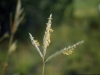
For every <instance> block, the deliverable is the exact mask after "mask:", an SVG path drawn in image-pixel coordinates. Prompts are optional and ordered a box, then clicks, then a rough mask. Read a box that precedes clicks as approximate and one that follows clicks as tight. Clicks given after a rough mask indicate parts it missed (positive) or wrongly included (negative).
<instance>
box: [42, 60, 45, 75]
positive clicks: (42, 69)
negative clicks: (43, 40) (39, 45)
mask: <svg viewBox="0 0 100 75" xmlns="http://www.w3.org/2000/svg"><path fill="white" fill-rule="evenodd" d="M44 68H45V62H44V59H43V67H42V75H44Z"/></svg>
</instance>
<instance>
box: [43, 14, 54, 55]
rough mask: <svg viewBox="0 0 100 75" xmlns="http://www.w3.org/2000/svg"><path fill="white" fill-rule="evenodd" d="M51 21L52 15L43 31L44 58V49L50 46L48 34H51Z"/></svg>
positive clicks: (44, 51)
mask: <svg viewBox="0 0 100 75" xmlns="http://www.w3.org/2000/svg"><path fill="white" fill-rule="evenodd" d="M51 20H52V14H50V17H49V18H48V23H47V27H46V31H45V35H44V38H43V55H44V56H45V54H46V49H47V47H48V46H49V44H50V33H51V32H53V30H52V29H51Z"/></svg>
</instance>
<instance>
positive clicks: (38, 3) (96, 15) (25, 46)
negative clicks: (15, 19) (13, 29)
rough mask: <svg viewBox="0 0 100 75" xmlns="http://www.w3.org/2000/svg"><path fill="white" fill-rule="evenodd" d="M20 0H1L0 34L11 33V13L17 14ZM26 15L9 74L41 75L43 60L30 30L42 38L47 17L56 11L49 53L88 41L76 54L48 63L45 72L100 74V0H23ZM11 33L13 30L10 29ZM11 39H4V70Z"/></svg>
mask: <svg viewBox="0 0 100 75" xmlns="http://www.w3.org/2000/svg"><path fill="white" fill-rule="evenodd" d="M16 2H17V0H9V2H8V0H1V1H0V11H2V12H0V26H1V30H0V37H2V36H3V34H4V33H5V32H9V21H10V20H9V18H10V17H9V15H10V13H11V12H12V13H13V15H14V12H15V7H16ZM21 2H22V7H23V8H24V13H25V18H24V20H23V21H22V25H20V26H19V28H18V31H17V33H16V35H15V39H18V44H17V45H18V48H17V50H16V51H15V52H13V53H12V54H11V55H10V57H9V66H8V67H7V70H6V74H5V75H13V74H15V75H17V74H18V75H40V74H41V70H42V60H41V58H40V57H39V55H38V53H37V51H36V49H35V48H34V46H33V45H32V44H31V42H30V39H29V35H28V32H30V33H32V35H33V37H35V39H37V40H39V41H40V44H41V47H40V48H41V49H42V39H43V35H44V31H45V28H46V23H47V18H48V17H49V15H50V14H51V13H52V14H53V20H52V28H53V30H54V32H53V33H52V34H51V44H50V47H48V50H47V55H46V56H49V55H51V54H52V53H55V52H56V51H57V50H60V49H62V48H64V47H68V46H69V45H73V44H74V43H76V42H78V41H81V40H84V43H83V44H82V45H81V46H79V47H77V48H76V49H75V51H74V52H73V54H72V55H70V56H66V55H59V56H57V57H55V58H54V59H52V60H51V61H49V62H48V63H46V68H45V75H66V74H69V75H72V74H76V75H78V74H100V71H99V67H100V60H99V59H100V55H99V52H100V50H99V48H100V46H99V45H100V11H98V5H99V4H100V0H22V1H21ZM9 34H10V32H9ZM8 41H9V38H7V39H4V40H3V41H1V42H0V73H1V69H2V64H3V62H4V60H5V57H6V54H7V47H8Z"/></svg>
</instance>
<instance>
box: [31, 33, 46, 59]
mask: <svg viewBox="0 0 100 75" xmlns="http://www.w3.org/2000/svg"><path fill="white" fill-rule="evenodd" d="M29 36H30V39H31V42H32V44H33V45H34V46H35V48H36V49H37V51H38V53H39V54H40V56H41V57H42V58H44V57H43V54H42V52H41V51H40V49H39V47H38V45H39V43H37V41H36V40H34V37H32V35H31V34H30V33H29Z"/></svg>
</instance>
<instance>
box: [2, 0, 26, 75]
mask: <svg viewBox="0 0 100 75" xmlns="http://www.w3.org/2000/svg"><path fill="white" fill-rule="evenodd" d="M22 12H23V9H21V2H20V0H18V4H17V8H16V12H15V18H14V22H13V24H12V14H10V30H11V36H10V40H9V45H8V52H7V56H6V60H5V62H4V64H3V69H2V73H1V75H4V74H5V71H6V68H7V66H8V58H9V55H10V54H11V53H12V52H13V51H14V50H16V42H14V43H13V38H14V34H15V32H16V31H17V29H18V26H19V24H20V22H21V21H22V19H23V17H24V15H23V14H22ZM21 14H22V16H21V17H20V15H21Z"/></svg>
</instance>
